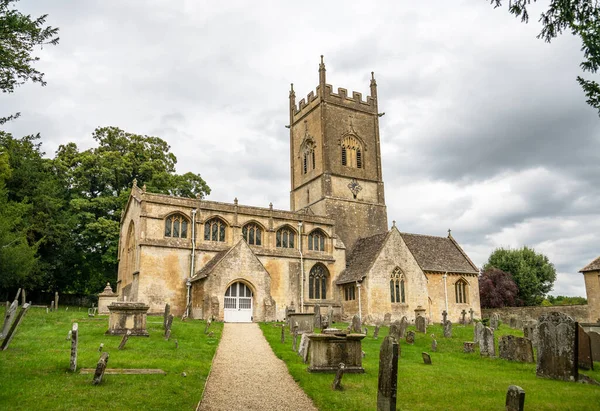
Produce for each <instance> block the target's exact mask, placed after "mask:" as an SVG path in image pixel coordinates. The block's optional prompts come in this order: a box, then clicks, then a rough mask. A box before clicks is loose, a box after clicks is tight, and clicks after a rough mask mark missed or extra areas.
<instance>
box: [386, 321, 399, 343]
mask: <svg viewBox="0 0 600 411" xmlns="http://www.w3.org/2000/svg"><path fill="white" fill-rule="evenodd" d="M388 335H389V336H390V337H392V338H394V339H395V340H396V341H400V338H401V337H400V321H398V320H396V321H394V323H393V324H392V325H390V331H389V333H388Z"/></svg>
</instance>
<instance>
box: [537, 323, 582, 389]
mask: <svg viewBox="0 0 600 411" xmlns="http://www.w3.org/2000/svg"><path fill="white" fill-rule="evenodd" d="M576 333H577V323H576V322H575V321H574V320H573V319H572V318H571V317H569V316H568V315H566V314H563V313H559V312H550V313H547V314H542V315H541V316H540V317H539V318H538V345H537V357H538V358H537V367H536V374H537V376H538V377H545V378H553V379H557V380H564V381H577V380H578V377H579V373H578V370H577V344H576V342H577V334H576Z"/></svg>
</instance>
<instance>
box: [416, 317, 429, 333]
mask: <svg viewBox="0 0 600 411" xmlns="http://www.w3.org/2000/svg"><path fill="white" fill-rule="evenodd" d="M415 326H416V327H417V331H418V332H420V333H426V332H427V321H426V320H425V317H421V316H418V317H417V318H416V319H415Z"/></svg>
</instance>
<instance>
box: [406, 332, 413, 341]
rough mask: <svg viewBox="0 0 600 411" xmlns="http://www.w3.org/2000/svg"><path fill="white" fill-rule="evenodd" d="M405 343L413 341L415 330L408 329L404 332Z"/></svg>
mask: <svg viewBox="0 0 600 411" xmlns="http://www.w3.org/2000/svg"><path fill="white" fill-rule="evenodd" d="M406 343H407V344H414V343H415V332H414V331H409V332H407V333H406Z"/></svg>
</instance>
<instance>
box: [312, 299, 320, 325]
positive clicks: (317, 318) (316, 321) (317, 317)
mask: <svg viewBox="0 0 600 411" xmlns="http://www.w3.org/2000/svg"><path fill="white" fill-rule="evenodd" d="M313 327H315V328H321V306H320V305H319V304H315V318H314V320H313Z"/></svg>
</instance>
